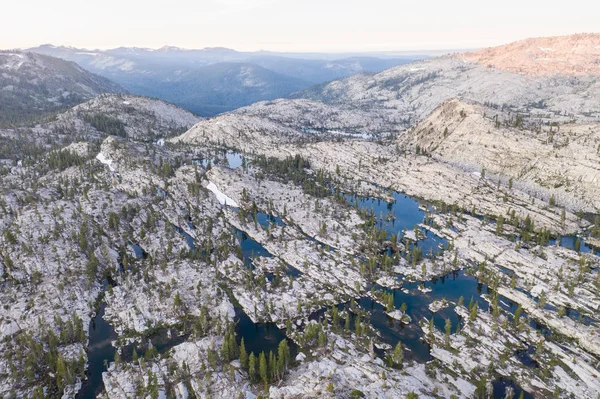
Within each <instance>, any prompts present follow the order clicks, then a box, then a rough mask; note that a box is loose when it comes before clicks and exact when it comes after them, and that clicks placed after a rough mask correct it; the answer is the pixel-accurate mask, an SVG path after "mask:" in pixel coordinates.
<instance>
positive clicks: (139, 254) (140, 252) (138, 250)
mask: <svg viewBox="0 0 600 399" xmlns="http://www.w3.org/2000/svg"><path fill="white" fill-rule="evenodd" d="M131 248H132V249H133V253H134V255H135V258H136V259H145V258H146V257H148V254H147V253H146V251H144V249H143V248H142V247H141V246H140V245H139V244H131Z"/></svg>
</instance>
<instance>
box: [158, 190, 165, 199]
mask: <svg viewBox="0 0 600 399" xmlns="http://www.w3.org/2000/svg"><path fill="white" fill-rule="evenodd" d="M156 195H157V196H158V197H160V198H162V199H166V198H167V192H166V191H165V190H163V189H162V188H157V189H156Z"/></svg>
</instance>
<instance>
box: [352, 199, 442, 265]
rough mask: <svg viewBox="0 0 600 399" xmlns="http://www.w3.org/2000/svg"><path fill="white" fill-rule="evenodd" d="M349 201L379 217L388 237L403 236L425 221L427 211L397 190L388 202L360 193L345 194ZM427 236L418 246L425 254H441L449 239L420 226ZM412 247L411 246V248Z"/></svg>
mask: <svg viewBox="0 0 600 399" xmlns="http://www.w3.org/2000/svg"><path fill="white" fill-rule="evenodd" d="M344 197H345V198H346V200H347V201H348V203H349V204H350V205H352V206H355V207H357V208H359V209H361V210H368V211H371V212H372V213H373V215H374V216H375V218H376V219H377V227H378V228H380V229H382V230H385V231H387V233H388V235H387V237H388V239H390V238H391V237H392V235H395V236H396V237H397V238H402V236H403V235H404V234H403V231H404V230H413V229H414V228H415V226H417V225H419V224H421V223H425V212H424V211H423V210H421V209H420V208H419V203H418V202H417V201H415V200H414V199H412V198H411V197H408V196H406V195H404V194H401V193H399V192H397V191H393V192H392V197H393V201H391V202H386V201H384V200H382V199H380V198H373V197H361V196H358V195H353V196H352V195H345V196H344ZM418 229H419V230H420V231H421V232H422V233H423V234H424V235H425V238H423V239H420V240H418V241H417V243H416V245H417V248H420V249H421V250H422V253H423V255H424V256H429V255H439V254H441V253H442V252H443V247H445V246H446V245H448V240H446V239H445V238H442V237H438V236H436V235H435V234H434V233H432V232H431V231H429V230H427V229H423V228H420V227H419V228H418ZM411 248H412V245H411V246H410V248H409V250H410V249H411Z"/></svg>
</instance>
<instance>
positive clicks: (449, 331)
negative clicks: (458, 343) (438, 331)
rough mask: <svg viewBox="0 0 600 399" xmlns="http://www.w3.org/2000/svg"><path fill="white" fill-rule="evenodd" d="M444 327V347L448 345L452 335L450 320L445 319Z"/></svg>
mask: <svg viewBox="0 0 600 399" xmlns="http://www.w3.org/2000/svg"><path fill="white" fill-rule="evenodd" d="M444 327H445V329H446V345H449V344H450V334H451V333H452V321H451V320H450V319H446V325H445V326H444Z"/></svg>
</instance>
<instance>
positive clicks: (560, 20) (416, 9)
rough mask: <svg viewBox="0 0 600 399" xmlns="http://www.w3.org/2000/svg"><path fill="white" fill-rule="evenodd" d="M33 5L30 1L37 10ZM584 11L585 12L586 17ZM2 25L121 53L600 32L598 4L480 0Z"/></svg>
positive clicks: (97, 11)
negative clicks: (487, 0) (489, 0)
mask: <svg viewBox="0 0 600 399" xmlns="http://www.w3.org/2000/svg"><path fill="white" fill-rule="evenodd" d="M32 3H33V4H32ZM581 10H585V12H581ZM3 11H4V15H11V16H12V18H9V19H6V20H4V21H3V23H2V24H1V25H0V48H2V49H23V48H31V47H36V46H39V45H42V44H52V45H56V46H69V47H75V48H84V49H90V50H106V49H111V48H117V47H139V48H149V49H158V48H161V47H163V46H175V47H180V48H184V49H202V48H210V47H225V48H231V49H235V50H237V51H245V52H249V51H271V52H290V53H311V52H313V53H323V52H326V53H369V52H370V53H375V52H398V53H400V52H419V51H433V52H443V51H452V50H466V49H476V48H482V47H490V46H496V45H501V44H505V43H509V42H513V41H517V40H521V39H525V38H529V37H547V36H562V35H568V34H575V33H586V32H588V33H590V32H595V31H598V22H597V18H596V16H597V15H599V14H600V5H597V4H590V3H589V1H582V0H574V1H572V2H570V3H569V8H568V9H566V10H565V9H561V8H559V7H549V6H548V3H547V2H545V1H540V0H533V1H529V2H527V3H524V2H522V1H516V0H508V1H505V2H504V3H503V4H502V6H500V5H498V6H490V5H486V6H483V5H481V4H479V3H476V2H474V1H473V0H461V1H458V2H453V3H451V4H450V3H448V2H442V1H437V0H436V1H433V2H430V3H428V4H398V2H394V1H391V0H375V1H371V2H369V3H368V4H364V3H363V2H361V1H358V0H349V1H341V0H331V1H328V2H326V3H324V2H323V1H317V0H306V1H304V2H301V3H299V2H294V1H291V0H283V1H275V0H243V1H242V0H209V1H201V2H192V1H189V0H180V1H174V2H172V3H171V4H170V5H169V6H163V5H162V4H161V3H160V2H158V1H145V2H142V1H139V0H133V1H129V2H127V3H125V2H122V1H117V0H107V1H105V2H104V3H103V4H102V6H94V5H90V4H87V3H81V2H79V1H75V0H58V1H55V2H52V3H50V2H43V1H41V0H33V2H29V3H25V2H20V3H13V4H8V5H5V6H4V10H3Z"/></svg>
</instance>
